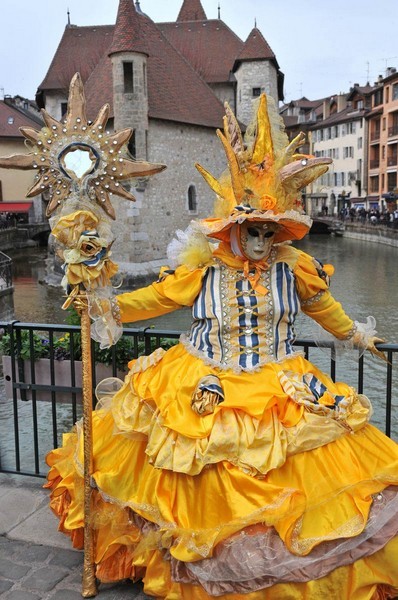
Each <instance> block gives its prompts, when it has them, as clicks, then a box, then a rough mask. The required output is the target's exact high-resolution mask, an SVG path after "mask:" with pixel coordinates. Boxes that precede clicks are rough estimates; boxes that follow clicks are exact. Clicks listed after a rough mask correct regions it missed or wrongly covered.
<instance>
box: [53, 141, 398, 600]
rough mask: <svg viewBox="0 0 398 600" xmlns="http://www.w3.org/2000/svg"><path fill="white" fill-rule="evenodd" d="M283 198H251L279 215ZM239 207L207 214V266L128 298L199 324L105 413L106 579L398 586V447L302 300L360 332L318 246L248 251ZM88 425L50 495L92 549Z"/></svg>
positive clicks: (215, 590) (100, 514) (99, 474)
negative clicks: (210, 239) (237, 244)
mask: <svg viewBox="0 0 398 600" xmlns="http://www.w3.org/2000/svg"><path fill="white" fill-rule="evenodd" d="M258 135H259V133H257V136H258ZM260 137H261V136H260ZM251 158H252V157H251ZM231 160H232V159H231ZM245 160H246V159H245ZM300 160H302V159H300ZM309 160H310V159H309ZM304 166H306V164H305V165H304ZM295 176H297V173H295ZM206 177H208V178H209V177H210V176H209V175H208V174H207V175H206ZM212 183H213V184H214V182H212ZM252 183H253V182H252ZM301 183H302V181H300V182H299V184H298V185H301ZM214 185H215V184H214ZM267 185H268V186H269V185H270V184H269V181H268V183H267ZM226 189H227V188H226V187H225V185H224V188H223V187H222V186H221V187H220V188H218V191H217V193H218V194H225V195H227V193H226V192H225V190H226ZM236 190H237V186H235V192H236ZM236 193H237V192H236ZM245 193H247V189H246V192H245ZM273 193H276V192H275V191H274V192H273ZM259 195H260V196H261V198H263V199H264V193H263V192H261V193H260V194H259ZM271 205H272V201H270V198H269V197H268V196H267V198H266V203H265V205H263V210H262V212H261V211H260V210H257V209H256V211H255V212H256V214H255V215H254V216H253V214H252V213H251V212H250V207H249V208H248V206H247V205H246V204H245V205H243V208H242V211H243V212H244V213H245V218H252V220H253V221H256V222H257V220H259V219H261V215H262V214H266V216H265V217H264V220H265V221H266V222H267V223H268V222H270V221H272V219H271V218H270V214H269V210H270V209H269V206H271ZM287 210H288V208H287ZM293 212H294V211H293V210H291V211H290V213H293ZM290 213H289V214H290ZM286 214H287V213H286V212H285V213H283V214H282V213H280V214H277V213H275V219H274V222H275V223H277V225H278V229H276V231H277V233H276V234H275V235H279V240H278V241H283V239H286V236H287V237H292V238H294V237H295V234H294V228H295V222H294V216H292V215H291V214H290V216H289V215H288V216H286ZM248 215H249V216H248ZM271 217H272V215H271ZM237 219H238V217H236V218H235V217H233V218H231V219H230V221H229V222H228V223H226V221H225V219H224V220H223V219H219V221H222V223H218V224H217V223H216V221H217V219H215V220H213V221H212V222H211V223H210V224H209V222H208V221H207V222H206V223H205V226H206V227H209V228H211V232H212V234H214V232H215V233H216V235H217V237H220V238H221V239H222V242H221V244H220V245H219V247H218V248H217V249H215V250H212V251H211V252H210V253H209V254H208V255H207V258H206V260H204V261H203V262H202V263H201V264H199V265H196V266H194V265H192V264H187V263H188V262H189V261H186V262H185V264H180V265H179V266H177V268H176V269H175V271H173V272H171V273H169V274H167V275H164V276H163V277H161V279H160V280H159V281H158V282H156V283H153V284H152V285H150V286H149V287H147V288H144V289H141V290H138V291H135V292H131V293H126V294H122V295H120V296H118V298H117V301H118V304H119V307H120V312H121V319H122V321H123V322H133V321H135V320H141V319H143V318H151V317H155V316H158V315H161V314H165V313H167V312H170V311H173V310H176V309H178V308H180V307H182V306H191V307H192V314H193V324H192V327H191V330H190V331H189V333H188V334H187V335H185V336H183V337H182V339H181V341H180V343H179V344H178V345H177V346H175V347H173V348H171V349H170V350H168V351H167V352H164V351H162V350H160V349H159V350H156V351H155V352H154V353H153V354H152V355H150V356H149V357H140V358H138V359H137V360H134V361H131V363H130V364H129V368H130V371H129V374H128V376H127V377H126V379H125V382H124V384H123V385H122V386H121V387H120V389H118V390H117V391H116V392H115V394H114V395H113V397H112V398H111V400H110V401H104V402H103V403H102V404H101V406H100V407H99V408H98V409H97V410H96V411H95V412H94V415H93V440H94V469H93V479H94V481H95V485H96V489H95V491H94V504H95V508H94V515H93V527H94V530H95V535H96V557H95V561H96V564H97V577H98V578H99V579H100V580H102V581H117V580H120V579H124V578H132V579H137V578H143V581H144V590H145V592H146V593H147V594H149V595H153V596H154V597H156V598H164V599H167V600H178V599H184V600H206V599H209V598H213V597H220V598H223V599H227V600H266V599H268V598H269V599H278V600H280V599H291V600H296V599H297V600H304V599H305V600H318V599H320V598H328V599H335V600H341V599H347V600H348V599H350V600H351V599H355V600H368V599H369V600H370V599H382V598H392V597H394V596H395V595H397V594H398V567H397V565H398V537H397V533H398V449H397V446H396V444H395V443H394V442H393V441H391V440H389V439H388V438H386V437H385V436H384V435H383V434H381V433H380V432H379V431H378V430H377V429H375V428H374V427H372V426H371V425H369V424H368V423H367V422H368V419H369V417H370V414H371V407H370V403H369V401H368V399H367V398H366V397H364V396H362V395H358V394H357V393H356V392H355V390H354V389H352V388H350V387H349V386H348V385H346V384H344V383H334V382H333V381H332V380H331V379H330V378H329V377H328V376H327V375H325V374H324V373H322V372H321V371H319V370H318V369H317V368H316V367H315V366H314V365H313V364H311V363H310V362H309V361H307V360H306V359H305V358H304V356H303V355H302V354H301V353H300V352H297V351H295V349H294V348H293V341H294V320H295V316H296V314H297V313H298V312H299V310H300V308H301V310H302V311H304V312H305V313H306V314H308V315H309V316H310V317H311V318H313V319H315V320H316V321H317V322H318V323H320V324H321V325H322V327H324V328H325V329H326V330H328V331H329V332H330V333H332V334H333V335H334V336H335V337H336V338H338V339H340V340H350V339H353V338H355V337H356V339H359V338H358V335H359V334H358V332H357V331H356V327H355V324H354V323H353V321H352V320H351V319H350V318H349V317H348V316H347V315H346V314H345V313H344V311H343V309H342V307H341V305H340V304H339V303H338V302H336V301H335V300H334V298H333V297H332V296H331V294H330V292H329V288H328V277H327V274H326V271H328V269H327V267H324V268H322V266H321V265H320V264H319V263H318V262H317V261H314V260H313V259H312V258H311V257H310V256H308V255H307V254H304V253H302V252H300V251H298V250H296V249H294V248H293V247H290V246H287V245H273V246H272V249H271V251H270V253H269V255H268V256H266V257H265V258H264V259H263V260H258V261H252V260H248V259H247V258H246V257H245V256H242V255H241V254H239V252H238V253H237V252H234V251H233V250H232V247H233V240H232V237H230V236H233V235H234V231H235V230H234V229H233V228H234V226H235V223H239V220H237ZM284 220H285V222H283V221H284ZM297 223H298V230H297V231H298V233H297V231H296V233H297V235H296V237H300V236H301V235H302V234H303V227H304V225H303V224H305V216H304V217H303V218H298V219H297ZM304 229H305V227H304ZM226 232H228V234H227V233H226ZM218 233H219V234H220V235H218ZM304 233H305V231H304ZM329 272H330V270H329ZM362 337H363V340H362V341H363V342H364V345H366V342H365V341H364V336H362ZM81 438H82V435H81V427H80V425H79V424H78V426H77V430H76V431H75V432H73V433H70V434H67V435H65V440H64V446H63V447H62V448H60V449H57V450H54V451H53V452H51V453H50V454H49V456H48V464H49V466H50V467H51V468H50V473H49V483H48V487H50V488H51V490H52V500H51V507H52V509H53V510H54V512H55V513H56V514H57V515H58V516H59V517H60V529H61V530H62V531H64V532H65V533H67V534H69V535H70V536H71V537H72V540H73V543H74V545H75V547H82V541H83V540H82V538H83V519H84V516H83V507H82V488H83V479H82V474H83V472H82V471H83V467H82V464H83V444H82V439H81Z"/></svg>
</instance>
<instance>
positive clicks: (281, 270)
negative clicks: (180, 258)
mask: <svg viewBox="0 0 398 600" xmlns="http://www.w3.org/2000/svg"><path fill="white" fill-rule="evenodd" d="M237 275H238V276H237ZM270 281H272V282H273V283H272V284H271V283H270ZM261 284H262V285H263V286H264V287H265V288H266V289H267V290H268V293H267V294H266V295H265V296H264V295H263V294H257V293H256V292H255V290H254V289H253V288H252V287H251V284H250V281H249V280H248V279H246V278H245V277H244V276H243V274H242V273H238V274H237V272H236V271H231V270H229V269H228V268H227V267H225V266H223V265H216V266H212V267H210V268H209V269H208V270H207V272H206V275H205V277H204V280H203V286H202V289H201V292H200V293H199V295H198V297H197V298H196V300H195V303H194V305H193V309H192V315H193V319H194V322H193V325H192V327H191V331H190V334H189V345H190V346H191V347H193V348H194V349H195V351H197V352H199V353H200V354H201V355H202V356H203V355H204V357H206V358H207V359H209V360H210V362H212V363H214V364H216V365H217V366H220V367H221V368H233V369H235V368H238V369H243V370H245V371H251V370H253V369H256V368H258V366H259V365H261V364H264V363H265V362H269V361H270V360H280V359H283V358H284V357H285V356H288V355H290V354H292V352H293V350H292V344H293V341H294V339H295V335H294V328H293V324H294V320H295V317H296V315H297V313H298V311H299V300H298V296H297V292H296V288H295V281H294V275H293V272H292V270H291V268H290V267H289V266H288V265H287V264H285V263H281V262H276V263H274V264H273V265H272V266H271V267H270V269H269V270H268V271H266V272H265V273H264V274H263V275H262V278H261Z"/></svg>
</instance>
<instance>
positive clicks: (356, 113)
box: [316, 106, 367, 128]
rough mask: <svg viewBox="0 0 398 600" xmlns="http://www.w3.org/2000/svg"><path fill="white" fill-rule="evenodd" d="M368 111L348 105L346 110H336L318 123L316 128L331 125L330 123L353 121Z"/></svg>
mask: <svg viewBox="0 0 398 600" xmlns="http://www.w3.org/2000/svg"><path fill="white" fill-rule="evenodd" d="M366 113H367V111H366V110H355V109H353V108H352V106H347V108H345V109H344V110H340V111H339V112H335V113H333V114H332V115H330V117H328V118H327V119H324V120H323V121H321V122H318V123H317V124H316V128H319V127H329V126H330V125H336V124H337V123H344V122H346V121H352V120H353V119H358V118H362V117H364V116H365V114H366Z"/></svg>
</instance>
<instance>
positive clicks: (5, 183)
mask: <svg viewBox="0 0 398 600" xmlns="http://www.w3.org/2000/svg"><path fill="white" fill-rule="evenodd" d="M42 126H43V121H42V119H41V117H40V113H39V112H38V110H37V108H36V107H35V105H34V104H33V103H32V102H30V101H29V100H27V99H26V98H22V97H20V96H16V97H13V98H12V97H10V96H6V97H5V98H4V100H0V156H12V155H14V154H23V153H24V152H27V151H28V150H27V148H26V145H25V137H24V136H23V135H22V133H21V132H20V131H19V128H20V127H33V128H35V129H40V128H41V127H42ZM34 176H35V174H34V173H32V171H21V172H20V173H18V175H16V173H15V171H14V170H12V169H0V214H1V219H0V220H3V219H4V215H5V214H8V215H9V216H11V215H13V216H15V217H16V218H17V217H18V218H19V216H21V215H25V216H27V215H28V216H29V221H30V222H41V221H43V219H44V213H45V206H44V205H43V201H42V199H41V196H38V197H36V198H33V199H30V200H29V201H26V197H25V195H26V192H27V190H28V189H29V188H31V187H32V185H33V179H34Z"/></svg>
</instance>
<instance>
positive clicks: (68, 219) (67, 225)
mask: <svg viewBox="0 0 398 600" xmlns="http://www.w3.org/2000/svg"><path fill="white" fill-rule="evenodd" d="M98 222H99V219H98V217H96V216H95V215H94V214H93V213H92V212H90V211H88V210H77V211H75V212H74V213H71V214H70V215H65V216H63V217H61V218H60V219H59V220H58V221H57V224H56V225H55V227H53V229H52V231H51V233H52V234H53V236H54V237H55V238H56V239H57V240H58V241H59V242H60V243H61V244H63V245H64V246H67V247H68V248H74V247H75V246H76V244H77V242H78V240H79V239H80V236H81V235H82V233H83V232H85V231H91V230H95V229H96V227H97V225H98Z"/></svg>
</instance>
